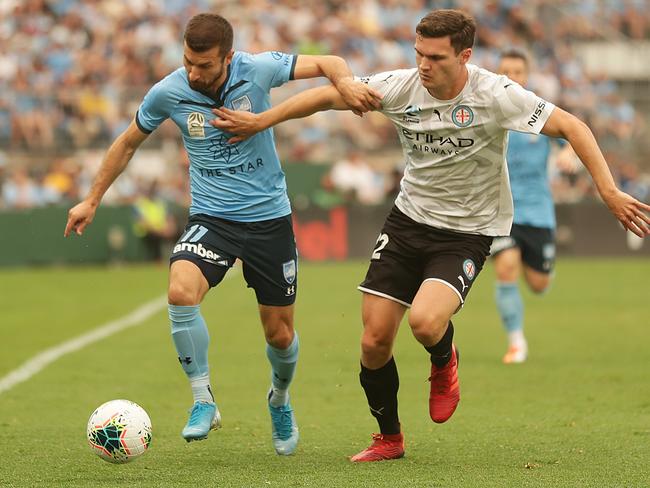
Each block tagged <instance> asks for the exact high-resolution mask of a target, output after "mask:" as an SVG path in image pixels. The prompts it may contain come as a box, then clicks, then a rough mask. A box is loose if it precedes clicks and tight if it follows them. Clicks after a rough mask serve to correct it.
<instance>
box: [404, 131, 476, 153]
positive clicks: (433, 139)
mask: <svg viewBox="0 0 650 488" xmlns="http://www.w3.org/2000/svg"><path fill="white" fill-rule="evenodd" d="M402 135H403V136H404V137H405V138H406V139H408V140H409V141H412V142H411V149H413V150H415V151H420V152H427V153H432V154H442V155H451V154H458V153H459V152H460V151H461V150H462V149H465V148H468V147H472V146H473V145H474V139H472V138H470V137H444V136H434V135H433V133H431V132H413V131H410V130H408V129H405V128H402Z"/></svg>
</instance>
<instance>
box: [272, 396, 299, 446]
mask: <svg viewBox="0 0 650 488" xmlns="http://www.w3.org/2000/svg"><path fill="white" fill-rule="evenodd" d="M271 394H272V391H269V396H268V400H269V412H270V413H271V427H272V432H273V447H275V452H277V453H278V454H280V455H281V456H288V455H290V454H293V452H294V451H295V450H296V446H298V437H299V435H298V424H296V419H295V417H294V416H293V408H291V405H290V404H289V402H287V404H286V405H281V406H279V407H274V406H272V405H271V403H270V400H271Z"/></svg>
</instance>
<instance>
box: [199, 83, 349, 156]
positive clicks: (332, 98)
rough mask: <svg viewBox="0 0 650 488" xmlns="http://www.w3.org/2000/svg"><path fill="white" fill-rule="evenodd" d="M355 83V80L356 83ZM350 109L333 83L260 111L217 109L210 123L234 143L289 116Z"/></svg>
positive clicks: (295, 116)
mask: <svg viewBox="0 0 650 488" xmlns="http://www.w3.org/2000/svg"><path fill="white" fill-rule="evenodd" d="M355 83H356V82H355ZM332 109H333V110H349V109H350V107H349V106H348V104H347V103H346V102H345V101H344V100H343V96H342V95H341V94H340V93H339V92H338V91H337V90H336V88H334V87H332V86H323V87H318V88H312V89H311V90H305V91H303V92H300V93H298V94H297V95H294V96H292V97H291V98H288V99H287V100H285V101H284V102H282V103H280V104H278V105H276V106H275V107H273V108H271V109H269V110H267V111H266V112H262V113H259V114H255V113H251V112H244V111H235V110H230V109H227V108H223V107H222V108H217V109H214V110H213V111H212V112H213V113H214V114H215V115H216V116H217V117H219V118H216V119H212V120H211V121H210V124H212V125H213V126H214V127H217V128H218V129H221V130H223V131H225V132H229V133H231V134H235V137H232V138H230V139H229V140H228V142H229V143H231V144H233V143H236V142H240V141H243V140H245V139H248V138H249V137H251V136H252V135H255V134H256V133H258V132H260V131H262V130H265V129H268V128H269V127H272V126H274V125H276V124H279V123H280V122H284V121H285V120H290V119H300V118H302V117H308V116H309V115H312V114H314V113H316V112H321V111H323V110H332Z"/></svg>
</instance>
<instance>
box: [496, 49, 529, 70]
mask: <svg viewBox="0 0 650 488" xmlns="http://www.w3.org/2000/svg"><path fill="white" fill-rule="evenodd" d="M500 57H501V59H505V58H511V59H521V60H522V61H523V62H524V65H525V66H526V69H528V56H527V55H526V53H525V52H524V51H522V50H521V49H516V48H511V49H506V50H505V51H502V52H501V56H500Z"/></svg>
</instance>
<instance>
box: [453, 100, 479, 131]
mask: <svg viewBox="0 0 650 488" xmlns="http://www.w3.org/2000/svg"><path fill="white" fill-rule="evenodd" d="M451 120H452V121H453V122H454V124H456V125H457V126H458V127H467V126H468V125H470V124H471V123H472V122H473V121H474V112H472V109H471V108H469V107H468V106H467V105H458V106H457V107H455V108H454V110H453V111H452V112H451Z"/></svg>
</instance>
